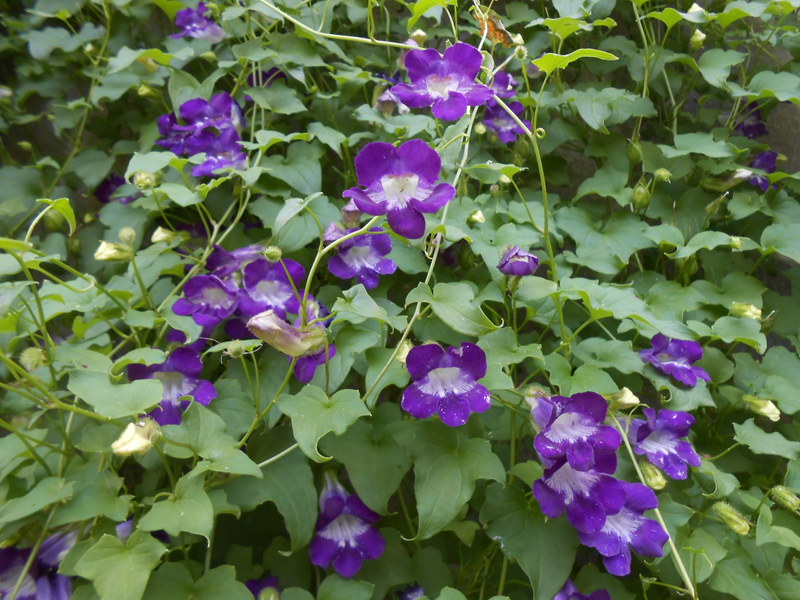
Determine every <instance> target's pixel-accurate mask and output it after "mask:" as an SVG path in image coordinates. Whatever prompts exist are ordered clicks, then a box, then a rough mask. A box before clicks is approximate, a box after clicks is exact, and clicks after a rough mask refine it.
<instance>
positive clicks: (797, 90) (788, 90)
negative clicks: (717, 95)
mask: <svg viewBox="0 0 800 600" xmlns="http://www.w3.org/2000/svg"><path fill="white" fill-rule="evenodd" d="M731 95H732V96H734V97H736V96H746V97H748V98H749V99H751V100H758V99H760V98H775V99H777V100H778V101H780V102H793V103H794V104H800V77H798V76H797V75H795V74H794V73H789V72H788V71H782V72H780V73H774V72H772V71H761V72H759V73H756V74H755V75H754V76H753V79H751V80H750V85H748V88H747V89H746V90H743V89H741V88H739V89H735V88H734V92H733V93H732V94H731Z"/></svg>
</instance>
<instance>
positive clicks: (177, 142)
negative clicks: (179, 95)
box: [156, 113, 189, 154]
mask: <svg viewBox="0 0 800 600" xmlns="http://www.w3.org/2000/svg"><path fill="white" fill-rule="evenodd" d="M156 123H158V133H160V134H161V138H162V139H160V140H158V141H156V144H158V145H159V146H163V147H164V148H166V149H167V150H169V151H170V152H172V153H174V154H184V153H185V152H186V138H187V137H189V132H188V131H183V130H179V129H176V126H177V125H178V118H177V117H176V116H175V115H173V114H172V113H167V114H166V115H161V116H160V117H158V119H157V120H156Z"/></svg>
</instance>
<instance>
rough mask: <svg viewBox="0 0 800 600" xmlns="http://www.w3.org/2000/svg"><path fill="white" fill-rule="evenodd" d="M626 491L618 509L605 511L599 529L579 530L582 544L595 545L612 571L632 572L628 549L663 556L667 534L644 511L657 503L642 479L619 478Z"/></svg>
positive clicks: (625, 573) (615, 573) (620, 574)
mask: <svg viewBox="0 0 800 600" xmlns="http://www.w3.org/2000/svg"><path fill="white" fill-rule="evenodd" d="M619 483H620V484H621V485H622V487H623V489H624V491H625V503H624V505H623V506H622V508H621V509H620V510H619V512H617V513H615V514H612V515H608V516H607V517H606V521H605V524H604V525H603V527H602V528H601V529H599V530H598V531H593V532H585V531H579V532H578V538H579V539H580V541H581V544H583V545H585V546H590V547H592V548H595V549H596V550H597V551H598V552H599V553H600V554H601V555H602V557H603V564H604V565H605V567H606V569H607V570H608V572H609V573H611V574H612V575H618V576H623V575H627V574H628V573H630V572H631V550H630V548H633V549H634V550H636V551H637V552H638V553H639V554H641V555H643V556H663V555H664V551H663V547H664V544H665V543H666V541H667V539H669V535H667V532H666V531H664V529H663V528H662V527H661V526H660V525H659V524H658V523H657V522H656V521H654V520H653V519H646V518H645V517H644V512H645V511H646V510H649V509H651V508H656V507H657V506H658V499H657V498H656V495H655V494H654V493H653V491H652V490H651V489H650V488H648V487H647V486H645V485H642V484H641V483H628V482H626V481H621V482H619Z"/></svg>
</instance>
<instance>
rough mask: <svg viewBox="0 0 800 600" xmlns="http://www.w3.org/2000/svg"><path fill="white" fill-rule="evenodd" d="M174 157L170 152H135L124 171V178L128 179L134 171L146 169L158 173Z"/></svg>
mask: <svg viewBox="0 0 800 600" xmlns="http://www.w3.org/2000/svg"><path fill="white" fill-rule="evenodd" d="M174 158H175V155H174V154H173V153H172V152H161V151H153V152H144V153H140V152H135V153H134V154H133V158H131V160H130V162H129V163H128V168H127V170H126V171H125V179H127V180H130V178H131V177H133V174H134V173H136V171H146V172H148V173H158V172H159V171H160V170H161V169H163V168H164V167H166V166H167V165H169V164H170V161H172V160H173V159H174Z"/></svg>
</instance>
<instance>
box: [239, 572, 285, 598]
mask: <svg viewBox="0 0 800 600" xmlns="http://www.w3.org/2000/svg"><path fill="white" fill-rule="evenodd" d="M244 584H245V586H247V589H248V590H250V593H251V594H253V596H254V597H255V598H259V594H261V592H263V591H264V590H268V589H270V588H272V589H274V590H277V591H280V589H281V586H280V583H279V581H278V578H277V577H265V578H264V579H248V580H247V581H245V582H244Z"/></svg>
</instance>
